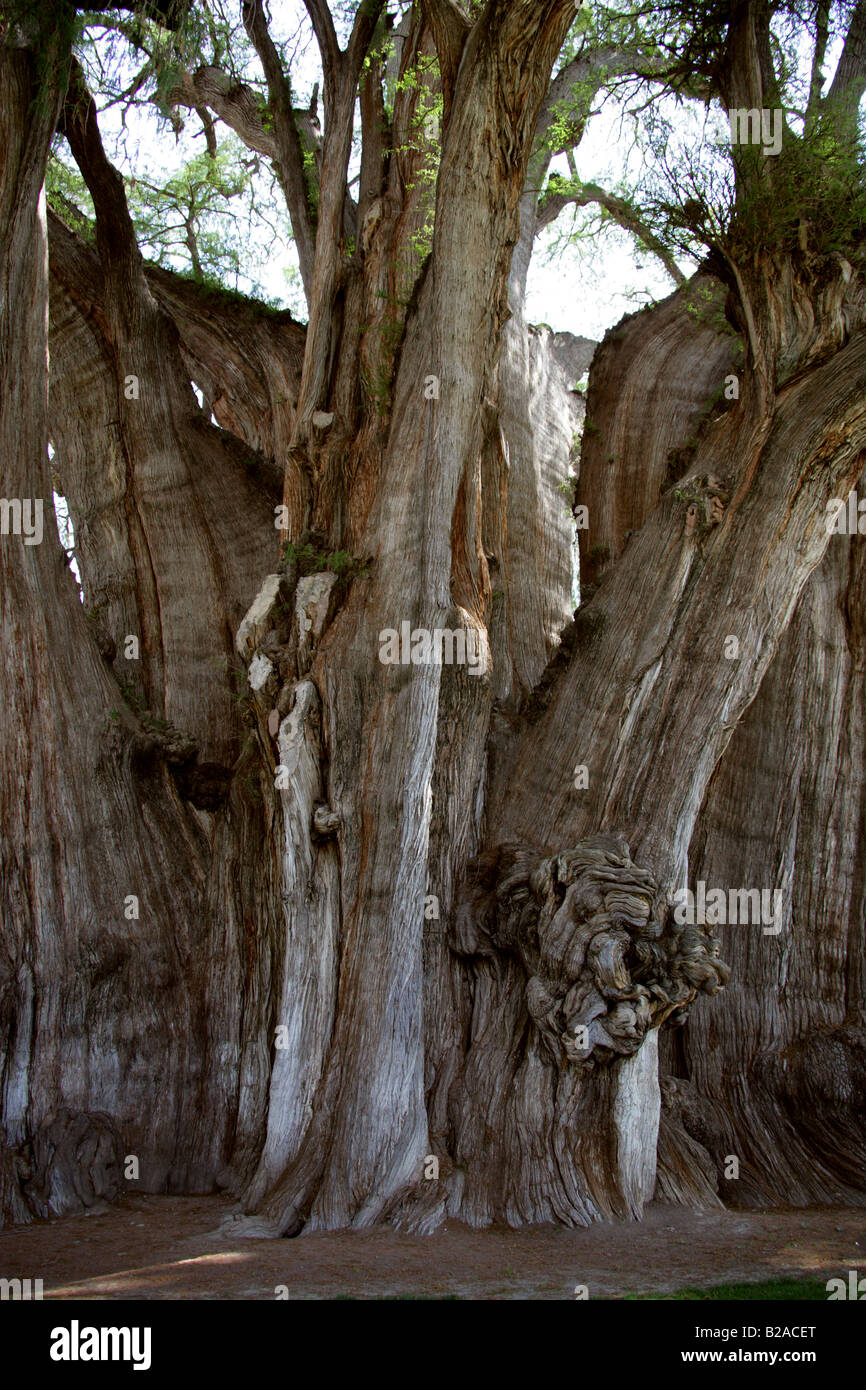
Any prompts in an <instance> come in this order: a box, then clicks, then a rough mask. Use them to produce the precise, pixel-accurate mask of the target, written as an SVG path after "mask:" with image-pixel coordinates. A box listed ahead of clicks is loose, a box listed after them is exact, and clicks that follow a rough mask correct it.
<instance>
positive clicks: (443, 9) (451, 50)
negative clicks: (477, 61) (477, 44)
mask: <svg viewBox="0 0 866 1390" xmlns="http://www.w3.org/2000/svg"><path fill="white" fill-rule="evenodd" d="M421 10H422V13H423V15H424V19H425V22H426V23H427V24H429V26H430V29H431V31H432V34H433V42H434V44H435V45H436V54H437V56H438V58H439V72H440V74H441V80H442V102H443V116H442V124H443V125H444V124H445V123H446V122H447V120H448V113H449V111H450V109H451V98H452V96H453V93H454V84H455V82H456V81H457V70H458V68H459V67H460V59H461V57H462V54H463V46H464V44H465V42H466V36H467V34H468V33H469V31H470V29H471V27H472V21H471V20H470V19H469V16H468V15H467V14H465V13H464V11H463V9H462V7H461V6H460V5H458V4H457V2H456V0H421Z"/></svg>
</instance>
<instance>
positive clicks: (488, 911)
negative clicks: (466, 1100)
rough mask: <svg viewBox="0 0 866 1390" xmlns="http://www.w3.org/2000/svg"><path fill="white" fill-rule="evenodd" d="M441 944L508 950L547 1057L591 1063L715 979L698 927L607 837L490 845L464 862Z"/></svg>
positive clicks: (475, 951)
mask: <svg viewBox="0 0 866 1390" xmlns="http://www.w3.org/2000/svg"><path fill="white" fill-rule="evenodd" d="M451 944H452V947H453V948H454V949H455V950H457V951H458V952H460V953H461V954H466V955H481V956H488V957H489V956H495V955H497V954H498V953H507V954H508V955H509V956H511V957H513V958H516V959H517V960H518V961H519V962H520V964H521V966H522V968H523V970H524V972H525V974H526V1007H527V1011H528V1013H529V1015H530V1017H531V1018H532V1020H533V1023H534V1025H535V1027H536V1028H537V1030H538V1032H539V1034H540V1035H541V1037H542V1039H543V1040H544V1042H545V1044H546V1046H547V1050H548V1052H549V1054H550V1056H551V1057H552V1058H553V1060H554V1061H555V1062H556V1063H557V1064H558V1065H560V1066H562V1065H565V1064H566V1063H568V1062H573V1063H576V1064H580V1065H584V1066H586V1065H589V1066H593V1065H596V1064H598V1063H604V1062H609V1061H612V1060H613V1059H614V1058H615V1057H617V1056H620V1057H622V1056H629V1055H631V1054H632V1053H634V1052H637V1050H638V1048H639V1047H640V1045H641V1043H642V1042H643V1040H644V1038H645V1037H646V1034H647V1032H648V1031H649V1029H650V1028H655V1027H658V1026H659V1025H660V1024H661V1023H663V1022H664V1021H665V1020H666V1019H671V1020H672V1021H674V1022H682V1021H683V1020H684V1019H685V1017H686V1014H687V1012H688V1009H689V1007H690V1005H691V1004H692V1003H693V1001H694V999H695V998H696V996H697V994H698V993H700V992H701V991H705V992H707V993H710V994H714V993H716V991H717V990H718V989H720V988H722V986H723V985H724V984H725V983H726V981H727V978H728V974H729V971H728V967H727V966H726V965H725V964H724V962H722V961H721V960H719V958H718V942H717V941H716V940H715V938H714V937H712V936H711V935H710V933H709V932H707V931H705V930H703V929H701V928H697V927H692V926H682V925H680V924H678V923H677V922H675V921H674V918H673V913H672V911H671V909H670V905H669V903H668V901H667V896H666V894H665V893H664V892H662V891H661V890H660V889H659V886H658V884H657V882H656V880H655V878H654V877H653V875H652V874H651V873H650V871H649V870H648V869H644V868H641V867H640V866H639V865H637V864H634V863H633V862H632V859H631V855H630V853H629V847H628V844H627V843H626V841H625V840H624V839H623V838H622V836H619V835H592V836H589V837H588V838H587V839H585V840H581V841H580V842H579V843H578V844H577V845H575V847H574V848H573V849H569V850H565V851H564V852H563V853H561V854H557V855H554V856H552V857H550V858H543V857H542V856H541V855H539V854H538V853H537V852H536V851H533V850H531V849H528V848H525V847H523V846H520V845H513V844H511V845H501V846H499V847H498V848H497V849H495V850H493V851H491V852H489V853H488V854H485V855H482V856H481V858H480V859H479V860H477V861H476V864H475V867H474V870H473V873H472V878H471V880H470V884H469V886H468V888H467V890H466V894H465V896H464V900H463V902H462V904H461V905H460V906H459V908H458V912H457V920H456V925H455V929H454V932H453V934H452V942H451Z"/></svg>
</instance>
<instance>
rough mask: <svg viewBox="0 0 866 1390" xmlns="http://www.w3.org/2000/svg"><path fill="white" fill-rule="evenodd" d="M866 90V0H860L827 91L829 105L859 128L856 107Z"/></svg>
mask: <svg viewBox="0 0 866 1390" xmlns="http://www.w3.org/2000/svg"><path fill="white" fill-rule="evenodd" d="M864 91H866V0H858V4H857V8H856V10H855V11H854V14H853V15H852V17H851V23H850V24H849V26H848V33H847V34H846V36H845V45H844V47H843V49H842V56H841V58H840V59H839V66H838V67H837V68H836V76H835V77H834V78H833V83H832V86H831V87H830V90H829V92H828V93H827V103H826V104H827V105H828V106H833V107H835V108H836V109H837V110H838V111H840V113H842V114H843V116H844V117H847V119H848V121H849V122H850V123H852V125H853V126H854V128H855V129H856V120H857V108H858V106H859V105H860V98H861V97H862V96H863V93H864Z"/></svg>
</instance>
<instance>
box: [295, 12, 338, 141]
mask: <svg viewBox="0 0 866 1390" xmlns="http://www.w3.org/2000/svg"><path fill="white" fill-rule="evenodd" d="M304 4H305V5H306V8H307V13H308V15H309V16H310V20H311V21H312V25H313V32H314V33H315V35H316V42H317V43H318V45H319V53H320V55H321V59H322V72H323V74H324V77H325V119H326V121H327V117H328V112H329V111H330V110H331V108H332V106H333V102H334V98H335V95H336V89H337V82H338V80H339V75H340V67H341V64H342V58H343V55H342V53H341V52H340V45H339V43H338V42H337V31H336V30H335V28H334V21H333V19H332V17H331V11H330V10H329V9H328V6H327V4H326V3H325V0H304Z"/></svg>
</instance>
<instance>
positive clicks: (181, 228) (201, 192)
mask: <svg viewBox="0 0 866 1390" xmlns="http://www.w3.org/2000/svg"><path fill="white" fill-rule="evenodd" d="M241 154H242V147H241V145H240V142H239V141H237V140H235V139H234V138H232V139H230V140H226V141H224V142H223V144H222V145H220V146H219V148H218V149H217V152H216V156H215V157H211V155H209V154H207V153H205V152H204V151H203V152H202V153H201V154H197V155H194V156H193V157H192V158H191V159H190V160H188V161H187V162H186V163H185V164H184V165H183V167H182V168H181V169H180V171H179V172H178V173H176V174H173V175H172V176H171V177H169V178H168V179H166V180H165V181H164V182H162V183H154V182H153V181H152V180H150V179H145V178H142V177H140V176H139V177H137V178H132V179H130V180H129V181H128V184H127V199H128V202H129V210H130V214H131V216H132V219H133V222H134V223H135V229H136V235H137V237H138V242H139V246H140V247H141V249H142V252H143V253H144V254H145V255H148V256H150V257H151V258H152V259H153V260H155V261H157V262H158V263H159V264H161V265H165V264H169V263H171V261H172V259H173V258H174V257H176V255H177V254H178V252H179V250H180V248H181V247H182V248H183V251H184V254H185V256H188V257H189V260H190V263H191V266H192V271H193V274H195V275H196V276H197V277H203V276H204V275H205V274H210V275H212V276H215V277H218V278H231V277H232V276H234V277H235V278H237V276H238V274H239V273H240V270H241V268H242V254H243V249H244V244H243V239H242V237H241V236H238V235H237V234H235V235H234V236H232V231H234V230H235V228H234V227H233V226H232V224H233V222H234V221H235V219H234V215H233V213H232V211H231V210H230V209H229V207H228V204H229V202H230V201H231V200H232V199H236V198H239V197H240V196H241V195H242V194H243V193H245V192H246V191H247V189H248V186H249V179H248V176H247V173H246V170H245V169H244V167H243V164H242V162H241ZM215 214H218V218H217V217H215Z"/></svg>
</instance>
